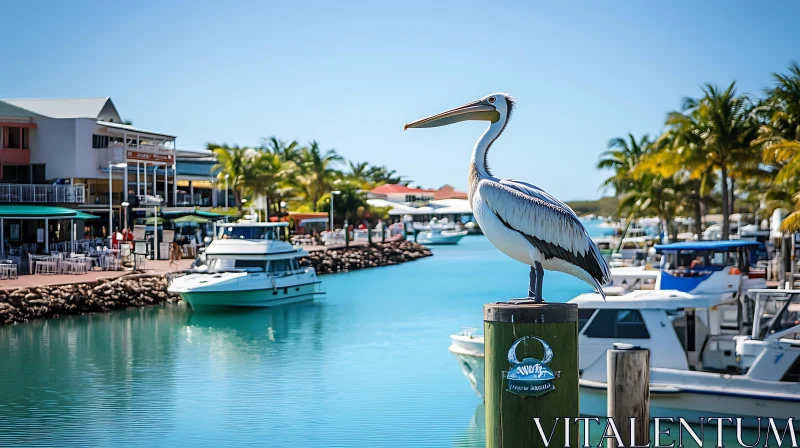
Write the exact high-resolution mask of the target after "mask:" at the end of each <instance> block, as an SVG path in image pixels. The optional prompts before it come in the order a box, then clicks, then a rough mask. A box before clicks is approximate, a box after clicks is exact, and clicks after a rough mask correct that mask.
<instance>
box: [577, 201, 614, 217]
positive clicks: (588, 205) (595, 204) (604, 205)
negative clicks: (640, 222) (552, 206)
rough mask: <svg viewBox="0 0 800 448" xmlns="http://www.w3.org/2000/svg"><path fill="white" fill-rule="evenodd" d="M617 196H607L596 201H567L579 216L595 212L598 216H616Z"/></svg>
mask: <svg viewBox="0 0 800 448" xmlns="http://www.w3.org/2000/svg"><path fill="white" fill-rule="evenodd" d="M617 202H618V201H617V198H614V197H605V198H600V199H597V200H595V201H567V205H569V206H570V207H571V208H572V210H575V214H576V215H578V216H583V215H588V214H590V213H591V214H593V215H598V216H614V215H615V214H616V213H617Z"/></svg>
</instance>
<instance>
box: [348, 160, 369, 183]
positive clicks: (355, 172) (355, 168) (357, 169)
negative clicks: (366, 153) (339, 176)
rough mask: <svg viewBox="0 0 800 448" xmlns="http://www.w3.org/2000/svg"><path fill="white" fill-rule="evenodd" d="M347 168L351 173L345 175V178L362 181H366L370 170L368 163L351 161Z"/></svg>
mask: <svg viewBox="0 0 800 448" xmlns="http://www.w3.org/2000/svg"><path fill="white" fill-rule="evenodd" d="M347 167H348V169H349V171H348V172H347V173H345V176H347V177H350V178H353V179H361V180H364V179H365V178H366V177H367V171H368V170H369V163H368V162H353V161H352V160H351V161H349V162H347Z"/></svg>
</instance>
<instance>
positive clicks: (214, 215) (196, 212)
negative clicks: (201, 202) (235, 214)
mask: <svg viewBox="0 0 800 448" xmlns="http://www.w3.org/2000/svg"><path fill="white" fill-rule="evenodd" d="M161 214H162V215H164V216H173V215H197V216H205V217H206V218H225V217H227V216H231V215H223V214H221V213H213V212H206V211H203V210H190V211H168V212H162V213H161Z"/></svg>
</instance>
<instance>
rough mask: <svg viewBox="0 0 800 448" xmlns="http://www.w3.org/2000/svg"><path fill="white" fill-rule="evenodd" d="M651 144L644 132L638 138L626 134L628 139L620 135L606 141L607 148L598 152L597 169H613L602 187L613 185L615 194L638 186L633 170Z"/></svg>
mask: <svg viewBox="0 0 800 448" xmlns="http://www.w3.org/2000/svg"><path fill="white" fill-rule="evenodd" d="M651 146H652V142H651V141H650V136H649V135H647V134H645V135H643V136H642V137H641V138H639V140H637V139H636V137H634V136H633V134H630V133H629V134H628V140H625V139H624V138H621V137H616V138H612V139H611V140H609V141H608V150H606V151H604V152H603V153H602V154H600V160H599V161H598V162H597V168H598V169H601V170H603V169H610V170H614V174H612V175H611V176H610V177H609V178H608V179H606V180H605V181H604V182H603V184H602V185H603V186H604V187H613V188H614V191H615V192H616V194H617V195H621V194H624V193H627V192H628V191H630V190H636V189H637V188H639V187H640V185H639V182H637V181H636V179H635V177H634V175H633V174H634V170H635V169H636V167H637V166H638V165H639V163H640V162H641V160H642V157H644V155H645V153H647V151H648V150H649V148H650V147H651Z"/></svg>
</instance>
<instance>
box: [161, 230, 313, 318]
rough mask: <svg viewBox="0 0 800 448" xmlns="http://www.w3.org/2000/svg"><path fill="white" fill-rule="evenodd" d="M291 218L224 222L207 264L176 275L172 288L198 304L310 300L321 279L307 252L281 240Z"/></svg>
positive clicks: (208, 252) (266, 304) (195, 306)
mask: <svg viewBox="0 0 800 448" xmlns="http://www.w3.org/2000/svg"><path fill="white" fill-rule="evenodd" d="M287 226H288V224H287V223H239V224H224V225H223V226H221V227H219V228H218V232H219V234H218V237H217V238H216V239H215V240H214V241H212V242H211V244H210V245H209V246H208V249H206V251H205V253H204V258H205V260H206V261H205V264H203V265H202V266H199V267H197V268H196V269H194V270H193V272H191V273H189V274H188V275H185V276H182V277H177V278H174V279H173V280H172V282H171V284H170V286H169V291H170V292H173V293H177V294H180V296H181V298H183V300H185V301H186V303H188V304H189V306H191V307H192V309H193V310H202V309H206V308H217V307H271V306H278V305H286V304H289V303H296V302H302V301H305V300H311V299H313V298H314V296H315V295H316V294H322V293H321V292H319V290H318V285H319V283H320V281H319V279H318V278H317V274H316V272H315V271H314V268H312V267H300V265H299V259H300V258H301V257H304V256H307V255H308V253H307V252H306V251H305V250H304V249H303V248H301V247H295V246H292V245H291V244H290V243H288V242H286V241H283V240H281V236H282V235H284V234H285V233H286V232H285V228H286V227H287Z"/></svg>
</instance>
